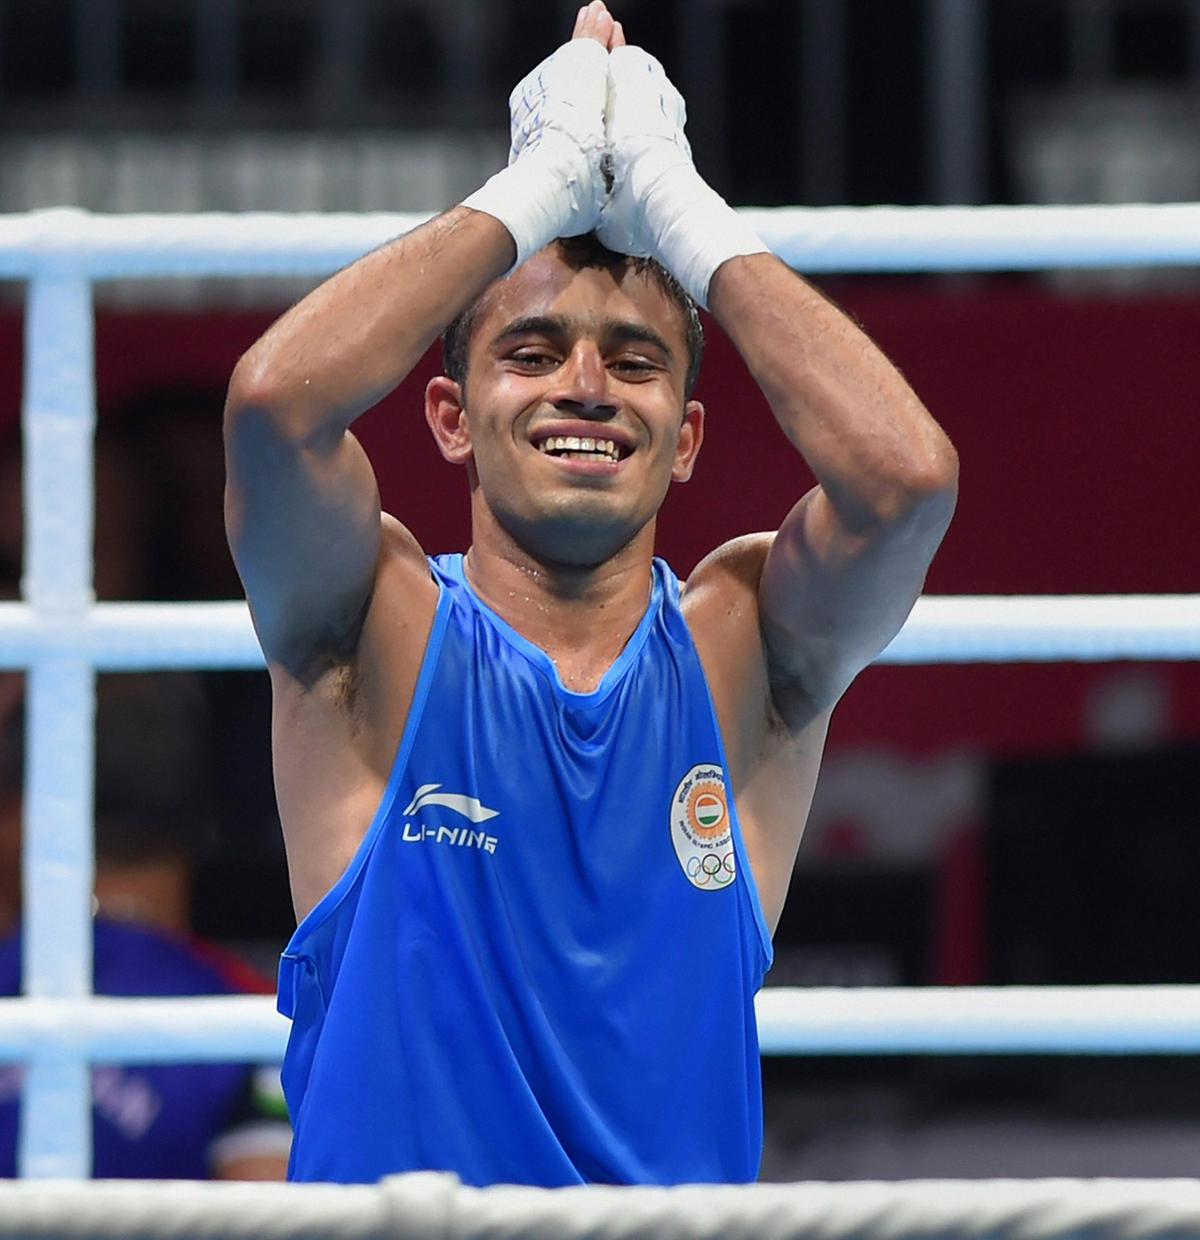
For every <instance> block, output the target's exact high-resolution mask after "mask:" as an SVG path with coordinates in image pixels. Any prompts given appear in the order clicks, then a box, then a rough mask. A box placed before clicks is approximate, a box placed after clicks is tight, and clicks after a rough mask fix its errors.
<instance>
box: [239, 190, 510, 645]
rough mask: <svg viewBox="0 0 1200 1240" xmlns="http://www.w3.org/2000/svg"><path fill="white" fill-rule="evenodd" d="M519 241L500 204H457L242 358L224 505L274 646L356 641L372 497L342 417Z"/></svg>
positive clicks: (343, 276) (295, 314)
mask: <svg viewBox="0 0 1200 1240" xmlns="http://www.w3.org/2000/svg"><path fill="white" fill-rule="evenodd" d="M515 253H516V251H515V248H514V244H513V240H512V237H511V235H510V234H509V232H508V230H507V229H506V228H505V227H504V226H503V225H502V224H500V223H499V222H498V221H497V220H496V219H494V218H492V217H491V216H489V215H485V214H483V213H481V212H478V211H473V210H471V209H470V208H467V207H456V208H455V209H453V210H452V211H449V212H448V213H446V214H445V215H443V216H440V217H439V218H437V219H436V220H433V221H431V222H430V223H429V224H426V225H424V226H423V227H421V228H418V229H416V230H415V231H414V232H412V233H409V234H408V235H406V236H404V237H401V238H399V239H398V240H396V241H393V242H391V243H390V244H388V245H386V246H384V247H382V248H381V249H379V250H376V251H374V252H373V253H371V254H368V255H367V256H366V257H364V258H362V259H360V260H359V261H358V262H356V263H354V264H353V265H352V266H350V267H347V268H346V269H345V270H344V271H341V272H339V273H338V274H337V275H335V276H334V277H333V278H332V279H330V280H328V281H326V283H324V284H322V285H321V286H320V287H319V288H318V289H316V290H315V291H314V292H313V293H311V294H309V296H308V297H306V298H305V299H304V300H303V301H301V302H300V303H299V304H298V305H296V306H294V307H293V308H292V309H291V310H290V311H288V313H287V314H285V315H284V316H283V317H282V318H281V319H279V321H278V322H276V323H275V324H274V326H272V327H271V328H270V330H268V331H267V333H266V334H265V335H264V336H263V337H262V339H261V340H259V341H258V342H257V344H255V345H254V346H253V347H252V348H251V349H250V350H249V352H247V353H246V355H245V356H244V357H243V358H242V359H241V361H240V362H239V363H238V365H237V368H236V369H235V371H234V374H233V378H232V381H231V383H230V387H229V398H228V402H227V405H226V412H225V445H226V458H227V482H226V492H225V519H226V527H227V530H228V534H229V542H230V546H231V548H232V550H233V555H234V559H235V561H236V563H237V566H238V571H239V572H240V573H241V576H242V580H243V582H244V584H245V586H246V592H247V595H248V597H249V599H250V604H251V609H252V611H253V614H254V619H255V625H256V628H257V630H258V634H259V639H260V641H261V642H262V645H263V649H264V651H265V653H266V655H267V657H268V659H270V660H272V661H274V662H279V663H282V664H284V665H289V666H290V665H296V664H299V663H302V662H304V661H305V660H307V659H308V658H309V657H310V656H311V655H312V654H313V653H314V652H315V651H317V650H320V649H324V648H338V647H341V646H345V645H347V644H350V643H352V642H353V640H354V637H355V635H356V629H357V625H358V624H359V622H360V619H361V617H362V614H363V611H364V608H365V606H366V603H367V601H368V600H369V598H370V593H371V588H372V582H373V579H374V572H375V565H376V561H377V559H378V555H379V546H380V510H379V492H378V488H377V486H376V483H375V476H374V473H373V471H372V469H371V466H370V463H369V462H368V460H367V457H366V454H365V453H364V452H363V450H362V448H361V446H360V445H359V443H358V441H357V440H356V439H355V438H354V436H353V435H352V434H351V433H350V432H349V427H350V424H351V423H352V422H353V421H354V419H355V418H356V417H358V416H359V414H361V413H362V412H364V411H365V410H366V409H369V408H370V407H371V406H372V405H374V404H375V403H376V402H377V401H379V400H380V399H381V398H382V397H383V396H385V395H386V394H387V393H388V392H390V391H391V390H392V389H393V388H395V387H396V386H397V385H398V384H399V383H400V382H401V380H402V379H403V378H404V377H405V375H407V374H408V372H409V371H410V370H411V369H412V367H413V366H414V365H416V363H417V362H418V361H419V360H420V358H421V357H422V355H423V354H424V352H425V350H426V349H427V348H428V347H429V345H430V344H432V343H433V341H434V340H435V339H436V338H437V336H438V335H439V334H440V333H441V331H442V330H443V329H444V328H445V326H446V324H447V323H448V322H449V321H450V320H451V319H452V318H454V317H455V316H456V315H457V314H458V313H459V312H460V311H461V310H463V309H464V308H465V307H466V306H468V305H469V304H470V303H471V302H472V301H474V300H475V299H476V298H477V297H478V296H479V294H480V293H481V292H482V291H483V290H484V289H485V288H486V287H487V285H488V284H489V283H490V282H491V281H492V280H494V279H495V278H496V277H498V276H499V275H501V274H502V273H503V272H504V271H505V270H506V269H507V268H508V267H510V266H511V265H512V262H513V259H514V257H515ZM415 554H416V549H415V543H414V555H415Z"/></svg>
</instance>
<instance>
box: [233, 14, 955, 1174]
mask: <svg viewBox="0 0 1200 1240" xmlns="http://www.w3.org/2000/svg"><path fill="white" fill-rule="evenodd" d="M511 105H512V120H513V139H514V140H513V157H512V160H511V162H510V166H509V167H508V168H507V169H505V170H504V171H503V172H501V173H498V174H497V175H496V176H495V177H493V178H492V180H491V181H489V182H488V183H487V185H485V186H484V187H483V188H482V189H481V190H479V191H478V192H477V193H476V194H473V195H472V196H471V197H470V198H468V199H467V200H466V202H465V203H464V204H463V205H462V206H460V207H457V208H455V209H453V210H451V211H449V212H447V213H446V214H444V215H442V216H440V217H439V218H438V219H436V220H434V221H432V222H431V223H429V224H427V225H425V226H424V227H422V228H419V229H417V230H415V231H414V232H412V233H410V234H408V235H407V236H405V237H402V238H400V239H399V240H397V241H394V242H392V243H390V244H389V245H387V246H384V247H383V248H382V249H380V250H377V251H375V252H374V253H372V254H369V255H367V256H366V257H365V258H363V259H361V260H359V261H358V262H357V263H355V264H354V265H352V266H351V267H349V268H347V269H346V270H344V271H342V272H341V273H339V274H338V275H337V276H335V277H333V278H332V279H331V280H329V281H328V282H327V283H326V284H324V285H323V286H322V287H320V288H319V289H317V290H316V291H315V292H314V293H312V294H311V295H310V296H309V297H308V298H306V299H305V300H304V301H302V302H301V303H300V304H299V305H298V306H296V307H295V308H294V309H293V310H291V311H290V312H289V313H288V314H287V315H285V316H284V317H283V318H282V319H281V320H280V321H279V322H278V323H277V324H275V326H274V327H272V328H271V329H270V331H268V332H267V334H266V335H265V336H264V337H263V339H262V340H261V341H259V342H258V344H256V345H255V346H254V348H252V349H251V350H250V351H249V352H248V353H247V354H246V356H245V357H244V358H243V359H242V361H241V362H240V363H239V365H238V367H237V370H236V371H235V374H234V377H233V380H232V383H231V387H230V395H229V403H228V409H227V415H226V440H227V456H228V485H227V493H226V513H227V523H228V527H229V535H230V542H231V545H232V547H233V551H234V555H235V558H236V560H237V564H238V568H239V570H240V572H241V574H242V578H243V580H244V582H245V584H246V590H247V594H248V597H249V600H250V604H251V609H252V612H253V615H254V621H255V626H256V629H257V631H258V634H259V638H260V640H261V642H262V646H263V650H264V652H265V654H266V657H267V661H268V666H269V669H270V674H271V679H272V684H273V688H274V695H275V718H274V737H273V740H274V758H275V770H276V785H277V791H278V797H279V805H280V813H281V818H282V821H283V827H284V832H285V835H286V838H287V847H288V859H289V866H290V871H291V882H292V891H293V896H294V900H295V905H296V912H297V915H298V917H299V919H300V925H299V927H298V929H297V931H296V934H295V936H294V937H293V939H292V942H291V943H290V944H289V947H288V949H287V952H286V953H285V955H284V959H283V964H282V967H281V971H280V1005H281V1008H282V1009H283V1010H284V1011H285V1012H286V1013H287V1014H288V1015H290V1016H291V1017H292V1019H293V1026H292V1035H291V1040H290V1042H289V1048H288V1055H287V1062H286V1064H285V1069H284V1087H285V1091H286V1093H287V1096H288V1101H289V1106H290V1108H291V1112H292V1117H293V1122H294V1125H295V1141H294V1145H293V1157H292V1168H291V1174H292V1176H293V1178H295V1179H305V1180H314V1179H317V1180H320V1179H325V1180H374V1179H376V1178H378V1177H379V1176H382V1175H384V1174H387V1173H390V1172H395V1171H405V1170H415V1169H441V1170H450V1171H454V1172H457V1173H458V1174H459V1175H460V1176H461V1177H462V1178H463V1179H464V1180H465V1181H467V1182H468V1183H474V1184H487V1183H495V1182H515V1183H528V1184H545V1185H560V1184H571V1183H579V1182H610V1183H675V1182H682V1181H705V1180H709V1181H737V1180H749V1179H753V1178H754V1176H755V1175H756V1172H757V1167H758V1159H759V1154H760V1150H761V1139H762V1132H761V1124H762V1117H761V1097H760V1083H759V1064H758V1048H757V1039H756V1033H755V1025H754V1009H753V999H754V994H755V992H756V990H757V989H758V987H759V985H760V984H761V981H762V976H763V973H764V972H765V970H766V968H767V967H768V966H769V964H770V958H771V944H770V933H771V930H772V928H773V926H774V925H775V922H776V921H777V919H778V916H779V913H780V910H781V908H782V905H783V901H784V897H785V894H786V891H787V886H788V881H789V878H790V875H791V871H792V865H793V862H794V858H795V855H796V849H797V847H798V845H799V841H800V835H801V831H802V829H803V826H804V821H805V818H806V816H807V813H808V807H809V803H810V800H811V797H812V791H813V786H814V783H815V780H816V775H817V768H818V764H819V761H820V754H821V750H822V746H823V743H824V738H825V731H826V726H827V723H828V719H829V714H830V711H831V709H832V707H833V705H834V703H835V702H836V700H837V698H838V697H839V696H840V694H841V693H842V691H843V690H844V689H845V688H846V686H847V685H848V684H849V683H850V681H851V679H852V678H853V677H854V675H855V674H856V673H857V672H858V671H859V670H860V669H861V668H862V667H864V666H865V665H866V664H867V663H868V662H870V660H871V659H872V658H873V657H874V656H875V655H876V654H877V653H878V651H879V650H880V649H881V648H882V647H883V646H884V645H886V643H887V642H888V641H889V640H890V639H891V637H892V636H893V634H894V633H895V632H896V631H897V629H898V628H899V627H900V625H901V624H902V623H903V621H904V618H905V617H906V616H907V614H908V612H909V610H910V608H911V606H912V603H913V601H914V600H915V598H916V597H917V595H918V593H919V591H920V588H921V584H922V581H923V578H924V574H925V571H926V568H927V566H928V564H929V561H930V558H931V557H932V555H933V552H934V550H935V548H936V547H937V545H938V543H939V541H940V539H941V537H942V534H943V532H944V530H945V528H946V525H947V523H948V521H949V519H950V515H951V512H952V509H953V505H954V494H955V481H956V460H955V456H954V452H953V449H952V448H951V446H950V445H949V443H948V441H947V440H946V437H945V436H944V435H943V433H942V432H941V431H940V430H939V428H938V427H937V425H936V424H935V423H934V422H933V420H932V419H931V418H930V416H929V415H928V413H927V412H926V411H925V410H924V408H923V407H922V406H921V404H920V402H919V401H918V400H917V398H916V397H915V396H914V395H913V393H912V392H911V390H910V389H909V388H908V387H907V385H906V384H905V383H904V381H903V380H902V379H901V378H900V376H899V375H898V374H897V372H896V371H895V370H894V369H893V367H892V366H891V365H890V364H889V363H888V362H887V360H886V359H885V358H884V357H883V356H882V355H881V354H880V353H879V352H878V350H877V349H875V347H874V346H873V345H872V344H871V342H870V341H869V340H867V339H866V338H865V337H864V336H863V335H862V333H861V332H859V331H858V330H857V329H856V328H855V327H854V325H853V324H852V323H850V322H849V321H848V320H847V319H846V318H845V317H844V316H843V315H842V314H840V313H839V312H838V311H837V310H836V309H835V308H834V307H832V306H831V305H830V304H829V303H828V302H827V301H826V300H825V299H824V298H823V297H821V295H820V294H819V293H817V292H815V291H814V290H813V289H812V288H811V287H810V286H809V285H807V284H805V283H804V282H803V281H802V280H801V279H799V278H798V277H797V276H795V275H794V274H793V273H792V272H790V271H789V270H788V269H787V268H785V267H784V266H783V265H782V264H781V263H779V262H778V261H777V260H776V259H774V258H773V257H772V256H771V255H769V254H767V253H766V252H765V251H764V248H763V246H762V245H761V243H760V242H759V241H758V239H757V238H756V237H755V236H754V235H753V234H752V233H750V232H749V231H748V230H747V229H746V227H745V226H744V224H743V223H742V222H741V220H740V219H739V218H738V217H737V215H736V214H735V213H734V212H732V211H731V210H730V209H729V208H728V207H727V206H726V205H725V203H724V202H723V201H722V200H721V199H720V198H719V197H718V196H717V195H716V194H715V193H713V191H712V190H711V189H709V188H708V186H707V185H705V184H704V182H703V181H702V180H701V179H700V177H699V175H698V174H697V173H696V170H695V168H694V167H693V165H692V163H691V159H690V154H689V152H688V147H687V142H686V139H685V138H684V136H683V128H682V125H683V107H682V100H680V99H679V96H678V94H677V92H675V91H674V88H673V87H672V86H671V84H670V82H669V81H668V80H667V79H666V77H665V75H664V74H663V72H662V67H661V66H660V65H659V64H658V62H657V61H655V60H654V59H653V58H652V57H650V56H648V55H647V54H646V53H645V52H642V51H641V50H640V49H637V48H633V47H627V46H626V45H625V40H624V35H623V31H622V30H621V27H620V25H619V23H615V22H614V21H613V19H612V17H611V16H610V15H609V13H608V12H607V10H606V9H605V7H604V5H603V4H602V3H600V2H599V0H596V2H594V3H592V4H590V5H588V6H587V7H586V8H585V9H581V10H580V13H579V17H578V20H577V22H576V27H575V32H574V37H573V39H572V40H571V41H570V42H568V43H567V44H565V45H564V46H563V47H561V48H559V49H558V51H557V52H555V53H554V54H553V55H552V56H551V57H549V58H548V59H547V60H546V61H544V62H543V63H542V64H541V65H539V66H538V68H537V69H536V70H535V71H534V72H533V73H532V74H530V75H529V77H528V78H526V79H525V81H524V82H522V83H521V84H520V85H519V86H518V87H517V89H516V90H515V91H514V92H513V96H512V99H511ZM592 233H595V234H596V236H590V235H589V234H592ZM596 237H598V238H599V241H597V239H596ZM557 238H573V240H566V241H563V240H556V239H557ZM599 242H603V243H604V244H603V246H602V245H600V244H599ZM605 247H607V249H606V248H605ZM625 255H635V256H638V257H637V258H634V259H629V258H626V257H624V256H625ZM668 273H669V274H668ZM681 285H682V288H681V287H680V286H681ZM684 289H686V290H687V292H686V293H685V292H684V291H683V290H684ZM689 293H690V294H691V298H694V299H695V301H699V302H700V303H702V304H706V305H707V306H708V307H709V309H710V310H711V311H712V313H713V315H714V316H715V317H716V319H717V321H718V322H719V323H720V324H721V325H722V327H723V328H724V329H725V330H726V331H727V332H728V333H729V335H730V336H731V337H732V339H733V340H734V342H735V344H736V345H737V347H738V348H739V350H740V351H741V353H742V356H743V357H744V358H745V360H746V362H747V364H748V365H749V367H750V370H751V372H752V373H753V375H754V377H755V378H756V380H757V381H758V383H759V384H760V385H761V387H762V389H763V391H764V392H765V394H766V396H767V398H768V400H769V402H770V405H771V408H772V410H773V412H774V414H775V417H776V419H777V421H778V423H779V425H780V426H781V427H782V429H783V430H784V432H785V434H786V435H787V436H788V438H789V439H790V440H791V442H792V444H793V445H794V447H795V448H796V449H797V451H798V452H799V453H800V454H801V455H802V456H803V457H804V458H805V459H806V460H807V462H808V464H809V465H810V467H811V468H812V470H813V472H814V473H815V474H816V477H817V479H818V485H817V487H815V488H814V489H813V490H812V491H810V492H809V493H808V494H807V495H804V496H801V497H798V500H797V503H796V504H795V506H794V507H793V509H792V510H791V512H790V513H789V514H788V516H787V517H786V519H785V520H784V522H783V524H782V526H781V527H780V529H779V530H778V531H777V532H776V533H773V534H771V533H768V534H751V535H747V536H745V537H743V538H739V539H736V540H735V541H733V542H732V543H729V544H726V545H725V546H723V547H721V548H718V549H717V550H715V551H714V552H713V554H712V555H710V556H709V557H708V558H707V559H706V560H705V561H704V562H703V563H702V564H701V565H700V566H699V567H698V568H697V569H696V570H695V572H694V573H693V574H692V575H691V577H690V578H689V579H688V581H687V583H686V584H685V585H683V586H682V587H681V586H680V584H679V583H678V582H677V581H676V579H675V578H674V576H673V575H672V574H671V573H670V571H669V569H667V568H666V566H665V565H664V564H662V563H661V562H660V561H657V560H655V559H654V556H653V546H654V530H655V520H656V514H657V512H658V508H659V505H660V504H661V502H662V500H663V497H664V495H665V493H666V491H667V489H668V487H669V486H670V484H671V482H672V481H685V480H686V479H687V478H688V477H689V475H690V474H691V471H692V468H693V465H694V463H695V460H696V457H697V454H698V452H699V451H700V447H701V442H702V439H703V430H704V410H703V408H702V407H701V406H700V405H699V404H698V403H697V402H696V401H694V400H692V399H691V384H692V382H693V380H694V372H695V368H696V366H697V364H698V361H699V351H700V337H699V322H698V318H697V317H696V309H695V304H694V301H693V300H691V298H689V296H688V294H689ZM447 328H449V330H448V331H447V333H446V371H447V373H446V374H445V375H444V376H442V377H439V378H436V379H434V380H433V381H432V382H431V383H430V384H429V387H428V389H427V393H426V408H425V412H426V418H427V420H428V422H429V425H430V428H431V430H432V432H433V434H434V436H435V438H436V440H437V442H438V445H439V447H440V448H441V451H442V453H443V455H444V456H445V457H446V458H447V459H448V460H449V461H451V462H453V463H455V464H459V465H462V466H464V467H465V472H466V475H467V478H468V480H469V485H470V502H471V513H472V522H473V525H472V541H471V546H470V549H469V550H468V551H467V553H466V554H465V555H463V556H458V555H451V556H439V557H437V558H436V559H434V560H429V559H427V558H426V556H425V554H424V552H423V550H422V548H421V547H420V546H419V545H418V543H417V541H416V539H415V538H414V536H413V535H412V534H411V533H410V532H409V531H408V530H407V529H406V528H405V527H404V526H403V525H402V524H401V523H400V522H399V521H398V520H396V519H395V518H394V517H392V516H390V515H388V514H385V513H381V512H380V508H379V495H378V489H377V487H376V483H375V479H374V475H373V473H372V470H371V467H370V464H369V463H368V461H367V458H366V456H365V455H364V453H363V451H362V449H361V447H360V446H359V444H358V442H357V441H356V440H355V438H354V437H353V435H352V434H351V433H350V430H349V427H350V425H351V423H352V422H353V420H354V419H355V418H356V417H357V416H358V415H359V414H360V413H362V412H363V411H364V410H365V409H367V408H369V407H370V406H371V405H373V404H375V403H376V402H377V401H378V400H379V399H380V398H381V397H382V396H383V395H385V394H386V393H387V392H389V391H391V390H392V389H393V388H394V387H395V386H396V385H397V384H398V383H399V382H400V381H401V380H402V378H403V377H404V375H405V374H407V373H408V371H409V370H410V369H411V368H412V367H413V366H414V365H415V364H416V362H417V361H418V360H419V359H420V357H421V356H422V355H423V353H424V352H425V350H426V349H427V348H428V347H429V346H430V344H432V343H433V341H434V340H435V339H436V338H437V336H438V335H439V334H440V333H441V332H443V331H444V330H445V329H447ZM735 415H736V411H726V412H724V414H723V416H735ZM746 433H747V434H748V435H749V434H753V433H755V432H754V430H753V428H750V427H747V431H746ZM767 439H768V437H767V436H765V435H764V443H765V442H767ZM764 450H766V449H765V447H764Z"/></svg>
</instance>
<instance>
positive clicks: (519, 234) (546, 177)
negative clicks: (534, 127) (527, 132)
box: [463, 133, 604, 269]
mask: <svg viewBox="0 0 1200 1240" xmlns="http://www.w3.org/2000/svg"><path fill="white" fill-rule="evenodd" d="M595 162H596V161H592V160H589V158H588V157H587V155H586V154H585V153H584V152H583V151H581V150H580V149H579V148H578V147H577V146H575V144H574V143H572V142H571V141H570V140H569V139H567V138H564V137H562V136H561V135H558V134H555V133H547V134H545V135H544V136H543V137H542V140H541V141H540V142H539V143H538V145H537V147H536V148H532V149H529V150H526V151H525V152H523V153H522V155H521V157H520V159H518V160H517V161H516V163H514V164H510V165H509V167H507V168H504V169H502V170H501V171H500V172H497V173H496V175H495V176H493V177H491V178H490V179H489V180H488V181H486V182H485V183H484V184H483V185H482V186H481V187H480V188H479V189H477V190H476V191H475V192H474V193H473V194H471V195H470V196H469V197H468V198H465V199H463V206H465V207H470V208H471V209H472V210H475V211H483V212H486V213H487V214H488V215H491V216H492V217H493V218H495V219H497V220H499V221H500V223H501V224H503V225H504V227H505V228H507V229H508V231H509V233H510V235H511V236H512V239H513V242H514V244H515V246H516V251H517V253H516V261H515V262H514V263H513V269H515V268H517V267H519V266H520V265H521V264H522V263H523V262H525V261H526V260H527V259H528V258H530V257H532V256H533V255H534V254H536V253H537V252H538V250H540V249H542V248H543V247H544V246H547V245H549V244H550V242H551V241H553V240H554V239H555V238H556V237H572V236H576V235H578V234H580V233H585V232H588V231H589V230H590V229H591V228H593V227H594V226H595V223H596V219H597V218H598V216H599V213H600V206H601V204H602V203H603V199H604V183H603V180H602V178H601V176H600V173H599V169H598V168H596V167H594V166H593V164H594V163H595Z"/></svg>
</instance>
